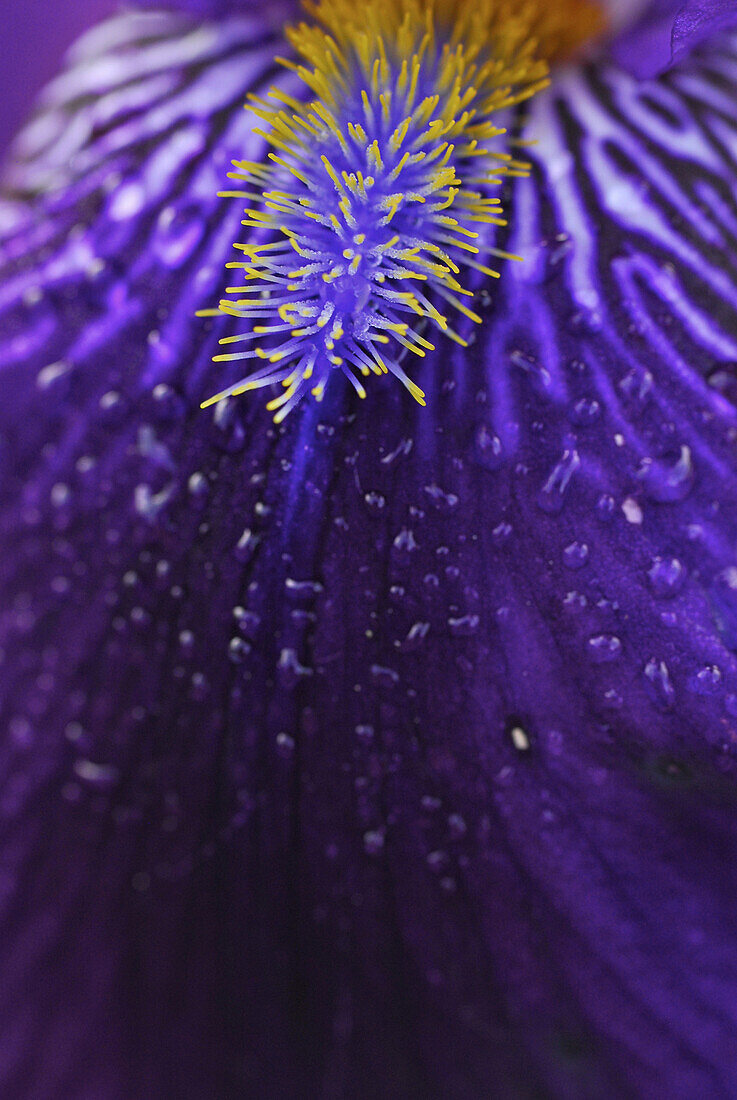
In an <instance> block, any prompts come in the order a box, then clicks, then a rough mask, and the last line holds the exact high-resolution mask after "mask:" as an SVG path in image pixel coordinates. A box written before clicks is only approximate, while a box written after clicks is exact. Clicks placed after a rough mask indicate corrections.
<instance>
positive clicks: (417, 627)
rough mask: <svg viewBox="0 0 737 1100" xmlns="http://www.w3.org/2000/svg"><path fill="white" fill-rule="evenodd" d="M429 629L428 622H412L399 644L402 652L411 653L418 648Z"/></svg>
mask: <svg viewBox="0 0 737 1100" xmlns="http://www.w3.org/2000/svg"><path fill="white" fill-rule="evenodd" d="M429 630H430V624H429V623H424V622H418V623H414V624H413V625H412V626H411V627H410V629H409V631H408V632H407V637H406V638H405V639H404V641H403V642H402V644H401V647H400V648H401V649H402V652H404V653H412V652H413V651H414V650H416V649H419V648H420V646H421V645H422V643H423V642H424V640H425V638H426V637H427V635H428V632H429Z"/></svg>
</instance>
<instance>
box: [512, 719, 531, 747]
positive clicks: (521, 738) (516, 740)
mask: <svg viewBox="0 0 737 1100" xmlns="http://www.w3.org/2000/svg"><path fill="white" fill-rule="evenodd" d="M509 736H510V737H511V739H512V744H513V745H514V747H515V749H516V750H517V752H529V750H530V738H529V737H528V736H527V732H526V731H525V730H524V729H523V728H522V726H520V725H516V724H515V725H512V726H511V727H510V730H509Z"/></svg>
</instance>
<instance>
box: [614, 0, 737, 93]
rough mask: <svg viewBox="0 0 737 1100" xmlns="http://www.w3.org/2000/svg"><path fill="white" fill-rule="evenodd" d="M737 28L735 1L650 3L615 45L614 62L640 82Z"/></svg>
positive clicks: (711, 0) (668, 0) (677, 0)
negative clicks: (713, 36)
mask: <svg viewBox="0 0 737 1100" xmlns="http://www.w3.org/2000/svg"><path fill="white" fill-rule="evenodd" d="M735 25H737V0H685V3H684V0H652V2H651V3H649V4H648V5H646V7H645V11H644V14H643V15H642V17H641V18H640V19H639V20H637V21H636V22H635V23H634V25H632V26H631V27H629V28H627V29H626V30H625V31H624V32H623V33H622V34H621V35H620V36H619V37H618V38H617V39H616V40H615V42H614V44H613V47H612V54H613V56H614V58H615V60H616V61H617V62H618V63H619V64H621V65H622V66H623V67H624V68H626V69H627V70H628V71H629V72H631V73H633V74H634V75H635V76H637V77H639V78H640V79H647V78H649V77H652V76H657V74H658V73H662V72H665V70H666V69H668V68H670V67H671V65H674V64H677V63H678V62H680V61H682V60H683V59H684V58H685V57H687V56H688V54H689V53H690V52H691V50H693V49H695V48H696V47H697V46H699V45H700V44H701V43H702V42H703V41H705V40H706V39H707V38H709V37H710V36H712V35H716V34H718V33H719V32H720V31H724V30H726V29H728V28H729V27H734V26H735Z"/></svg>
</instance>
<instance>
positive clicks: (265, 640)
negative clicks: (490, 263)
mask: <svg viewBox="0 0 737 1100" xmlns="http://www.w3.org/2000/svg"><path fill="white" fill-rule="evenodd" d="M278 48H279V47H278V46H277V45H275V43H274V41H273V38H272V37H271V36H270V35H269V33H268V31H267V29H266V28H264V27H263V26H262V25H261V24H258V25H257V24H256V22H255V20H251V21H249V20H243V19H235V20H230V21H226V22H223V23H222V24H219V25H218V27H213V26H207V25H206V26H204V27H199V28H192V27H191V26H190V25H189V24H186V25H185V24H184V23H183V22H182V21H180V20H179V18H178V17H175V16H171V15H167V16H164V15H161V14H153V13H152V14H149V15H137V16H133V15H126V16H122V17H121V18H120V19H118V20H115V21H113V22H111V23H109V24H107V25H106V26H105V27H104V28H101V29H100V30H98V31H96V32H93V34H92V36H90V37H89V38H88V39H87V42H86V45H83V46H82V47H81V48H80V49H79V50H78V52H77V58H76V67H75V69H74V70H72V71H71V72H69V73H67V74H65V75H63V76H62V77H60V78H59V79H58V80H57V81H56V82H55V83H54V85H52V87H51V88H50V90H49V93H48V96H47V98H46V106H45V109H44V111H43V112H42V113H41V114H40V115H39V116H38V117H37V118H36V119H35V120H34V121H33V122H32V123H31V125H30V127H29V128H28V130H27V131H26V133H25V136H24V138H23V142H22V144H21V145H20V146H19V149H20V150H21V152H20V153H19V157H18V159H17V160H16V162H15V164H14V166H13V168H12V169H11V173H10V175H9V177H8V182H7V194H8V201H7V204H6V206H5V207H4V210H3V216H4V219H5V225H6V229H5V232H4V239H3V251H4V258H5V270H4V273H3V280H2V284H1V285H0V308H2V310H3V313H2V315H1V318H2V320H1V322H0V323H1V324H2V330H1V331H2V332H3V334H4V335H3V342H4V343H3V356H2V358H3V364H4V366H3V370H4V380H5V388H4V393H5V395H6V399H5V401H4V403H3V405H2V407H0V444H1V445H2V448H3V454H4V455H5V456H6V461H4V463H3V469H4V470H5V474H4V480H3V483H2V486H1V487H0V534H1V537H2V541H3V547H4V552H3V554H2V556H1V557H0V586H2V594H0V608H2V612H0V645H2V648H3V654H4V663H3V665H2V669H1V671H2V691H0V698H2V707H3V710H2V720H3V722H4V724H5V726H6V727H7V729H8V730H9V734H8V737H7V738H6V743H5V750H4V754H3V763H2V768H3V784H2V795H1V796H0V814H1V815H2V820H3V838H2V845H3V848H2V854H3V860H2V864H0V866H1V867H2V872H1V877H0V891H1V892H0V972H2V973H3V976H4V988H5V996H4V998H3V999H2V1003H0V1092H2V1093H3V1094H5V1095H10V1096H13V1095H20V1096H26V1095H28V1096H33V1097H34V1098H36V1097H40V1098H42V1100H43V1098H45V1097H56V1096H64V1097H69V1098H72V1100H74V1098H76V1097H80V1098H82V1097H88V1096H94V1097H96V1098H100V1100H108V1098H110V1100H117V1098H118V1097H120V1098H126V1100H129V1098H130V1097H131V1096H142V1095H145V1096H149V1095H152V1096H177V1097H184V1098H185V1100H186V1098H189V1097H192V1098H193V1100H195V1098H196V1100H199V1098H201V1097H202V1096H209V1095H216V1096H218V1097H220V1096H223V1097H231V1096H233V1097H236V1096H242V1095H263V1096H267V1097H270V1096H279V1097H283V1096H305V1095H306V1096H326V1097H334V1096H335V1097H338V1096H344V1095H348V1096H352V1097H354V1096H355V1097H364V1096H365V1097H375V1096H382V1097H384V1096H386V1097H394V1096H396V1097H402V1098H405V1097H415V1096H417V1097H420V1096H423V1097H424V1096H433V1095H438V1096H449V1095H450V1096H454V1097H455V1096H458V1097H463V1098H465V1097H470V1098H476V1097H479V1098H480V1097H484V1096H487V1095H489V1087H490V1086H489V1082H493V1083H494V1084H493V1088H494V1092H495V1095H499V1096H501V1097H515V1098H516V1097H533V1096H536V1097H537V1096H541V1095H542V1096H560V1097H566V1098H568V1097H582V1098H583V1097H586V1098H588V1097H591V1096H607V1097H618V1096H623V1097H624V1096H640V1095H642V1096H645V1095H658V1094H663V1095H667V1096H669V1097H671V1096H672V1097H675V1098H684V1100H685V1098H686V1097H689V1098H690V1097H693V1096H700V1097H701V1096H704V1097H727V1096H729V1095H732V1094H733V1093H734V1089H735V1072H734V1066H735V1064H737V1063H736V1062H735V1054H736V1052H737V1050H736V1048H737V1028H736V1027H735V1023H736V1021H735V1015H736V1009H735V1005H737V998H736V997H735V986H736V983H737V943H736V941H735V935H736V932H737V928H736V925H737V919H736V918H735V915H734V905H733V898H734V896H735V890H736V889H737V881H735V876H736V875H737V872H736V871H735V868H736V867H737V860H735V831H736V829H737V826H735V821H734V813H733V805H734V797H735V779H734V776H735V743H737V729H736V728H735V727H736V725H737V718H736V717H735V716H736V714H737V694H736V693H737V597H736V595H735V593H736V592H737V587H736V584H735V579H734V578H735V574H736V573H737V569H736V563H735V560H734V556H735V551H734V547H735V545H737V507H736V505H737V488H735V486H736V484H737V483H736V482H735V476H734V474H735V458H734V455H735V452H734V446H735V440H736V439H737V411H736V410H735V406H734V401H733V396H731V395H732V394H733V390H732V389H731V387H733V385H734V370H735V368H734V364H735V362H737V300H736V295H735V291H734V287H735V285H737V280H736V279H735V270H734V269H735V262H736V257H735V251H736V247H737V224H736V223H735V219H734V215H733V213H732V194H733V190H734V182H735V180H734V177H735V164H734V159H733V156H732V148H733V137H734V132H735V108H734V97H733V96H732V94H731V88H732V86H733V84H734V82H735V78H736V77H737V54H736V53H735V47H734V44H733V43H731V42H730V43H728V44H727V45H724V46H723V47H721V48H719V49H716V48H714V49H712V50H711V51H710V53H709V54H708V56H707V57H706V58H705V60H704V61H703V63H701V64H700V65H699V66H695V65H693V66H691V67H686V66H684V67H683V68H682V69H680V70H679V71H678V72H675V73H673V74H671V75H670V76H668V77H666V78H663V79H662V80H661V81H659V82H657V83H654V84H652V85H650V86H648V87H647V89H641V88H639V87H638V86H637V84H636V83H635V82H634V81H632V80H631V79H630V78H628V77H626V76H624V75H623V74H621V73H619V72H614V71H611V70H608V69H605V68H600V69H591V70H587V71H586V72H572V73H570V74H568V75H567V76H566V77H565V78H562V79H561V81H559V83H558V84H557V85H556V86H555V88H554V89H553V91H552V92H551V94H550V95H548V96H547V97H546V98H545V99H544V100H540V101H539V102H538V103H537V105H536V107H535V108H534V109H533V114H532V119H531V123H530V128H531V132H532V133H534V135H535V136H536V137H538V138H539V140H540V145H539V146H538V147H537V151H536V154H535V156H536V162H537V168H536V174H535V177H534V179H533V180H530V181H521V182H519V184H518V185H517V186H516V187H515V191H514V194H513V195H511V196H510V198H511V202H510V204H509V205H510V209H511V212H512V226H513V228H512V230H511V232H510V239H509V241H508V242H507V245H508V247H509V248H510V250H511V251H520V252H522V253H523V254H524V255H525V257H526V260H525V263H524V264H520V265H510V267H509V268H508V269H507V270H506V271H505V274H504V279H503V281H502V283H501V286H500V288H499V289H497V288H496V287H494V288H493V293H494V295H495V297H493V298H490V297H489V296H488V294H486V292H485V291H484V294H485V297H483V301H484V302H485V310H486V313H487V320H486V325H485V327H484V328H483V329H481V330H479V332H477V333H476V343H475V345H474V347H475V349H476V350H475V351H474V353H473V355H471V356H469V355H465V354H464V353H462V352H460V351H457V350H455V349H453V350H450V351H449V350H448V349H447V348H446V347H443V348H442V349H440V351H439V353H438V354H437V355H436V356H434V357H431V358H429V359H428V360H427V361H426V363H425V368H424V373H423V374H422V376H421V378H420V379H419V380H420V381H421V382H422V384H423V388H425V389H426V391H427V392H428V394H429V395H431V397H432V400H431V402H430V407H429V408H428V410H425V411H419V410H416V409H415V408H414V407H413V406H412V404H411V402H410V400H409V399H408V400H405V399H404V398H403V397H402V395H401V394H400V393H399V392H398V389H397V388H394V387H392V386H387V387H386V388H382V387H381V386H380V385H377V386H375V388H374V390H373V392H372V393H371V395H370V397H369V400H367V401H366V402H362V403H360V402H357V401H354V400H353V398H352V397H351V395H349V394H348V393H346V392H344V391H341V390H340V387H334V392H332V394H331V396H330V398H329V400H330V401H331V402H332V404H327V403H326V404H324V405H323V406H322V407H320V406H316V405H313V406H311V407H310V406H307V407H306V408H305V409H304V411H303V412H302V413H299V414H297V415H295V416H293V417H292V418H291V420H288V421H287V422H286V424H285V425H284V426H283V427H281V428H280V429H278V430H277V429H274V428H273V427H272V426H271V424H270V422H268V420H267V414H266V413H265V412H264V410H263V408H262V407H261V403H260V402H258V401H256V402H250V401H248V400H245V399H244V400H241V401H237V402H230V403H228V404H226V405H223V406H221V407H220V408H218V409H216V410H215V411H214V413H212V412H210V411H208V412H207V413H203V412H201V411H200V410H199V408H198V403H199V401H200V400H201V399H202V398H203V397H206V396H207V395H208V394H209V393H210V392H212V391H213V389H214V388H216V387H217V386H219V385H221V384H222V383H223V382H227V381H228V379H224V378H223V377H222V376H221V373H220V371H219V370H218V369H217V368H216V367H214V366H213V365H212V364H211V363H210V356H211V355H212V353H213V350H214V344H215V341H216V337H217V335H219V331H220V330H219V329H217V330H215V329H213V331H212V332H209V333H205V334H203V327H202V323H201V322H198V321H196V320H195V319H194V317H193V314H194V311H195V310H196V309H198V308H200V307H202V306H203V305H206V304H210V303H211V302H212V301H213V300H214V299H216V298H217V296H218V292H219V290H220V289H221V287H222V285H223V271H222V265H223V262H224V261H225V260H226V259H228V258H229V246H230V241H231V240H233V239H236V237H237V235H238V233H239V226H238V222H239V219H240V216H241V215H240V210H239V208H238V204H237V203H235V204H228V203H220V202H217V201H216V200H215V199H214V193H215V191H216V189H217V187H218V186H219V185H220V181H221V178H222V176H223V175H224V173H225V171H226V168H227V163H228V161H229V160H230V158H231V157H232V156H235V155H238V156H241V157H243V156H253V157H258V156H260V155H262V154H263V149H262V148H261V145H260V143H259V142H258V140H257V139H256V138H255V137H254V136H253V135H252V134H251V129H250V127H251V121H252V120H250V119H249V117H248V115H247V114H246V113H245V112H243V111H242V110H240V106H239V105H240V103H241V101H242V99H243V98H244V96H245V93H246V91H247V90H248V88H249V87H250V86H252V85H257V86H260V85H261V84H268V83H269V82H271V81H272V80H273V79H274V76H275V74H274V73H273V72H272V68H271V61H270V59H271V57H272V56H273V53H274V50H275V49H277V50H278ZM103 52H104V54H105V58H106V60H105V63H104V64H101V63H100V62H99V60H97V58H99V55H100V54H101V53H103ZM725 87H726V89H727V90H725ZM54 184H56V189H55V190H54V191H50V190H49V189H50V188H51V187H52V186H53V185H54ZM39 191H40V192H42V193H44V194H45V196H46V197H45V198H44V199H43V211H42V213H41V214H39V212H38V200H37V199H35V196H36V195H37V193H38V192H39ZM8 455H9V456H12V467H11V466H10V465H9V463H8V462H7V456H8Z"/></svg>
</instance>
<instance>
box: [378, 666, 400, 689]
mask: <svg viewBox="0 0 737 1100" xmlns="http://www.w3.org/2000/svg"><path fill="white" fill-rule="evenodd" d="M371 676H372V678H373V679H374V681H375V682H376V683H377V684H378V685H379V687H383V688H393V687H396V685H397V684H398V683H399V673H398V672H395V670H394V669H393V668H384V667H383V665H372V666H371Z"/></svg>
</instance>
